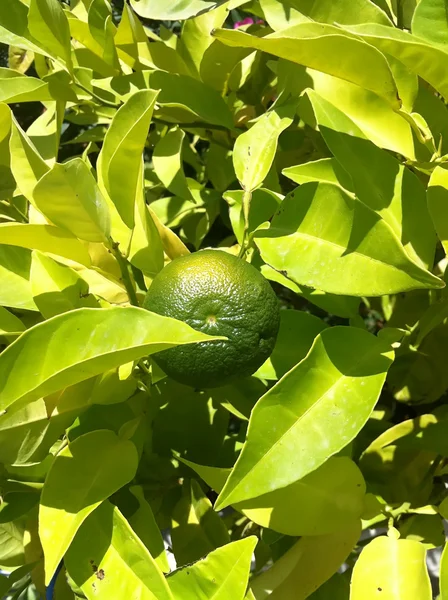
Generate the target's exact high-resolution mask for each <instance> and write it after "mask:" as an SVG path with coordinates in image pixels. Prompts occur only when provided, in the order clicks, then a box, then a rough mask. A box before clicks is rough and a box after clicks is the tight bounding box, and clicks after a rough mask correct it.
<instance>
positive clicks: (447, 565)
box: [440, 544, 448, 600]
mask: <svg viewBox="0 0 448 600" xmlns="http://www.w3.org/2000/svg"><path fill="white" fill-rule="evenodd" d="M447 548H448V545H447V544H445V547H444V548H443V552H442V557H441V559H440V600H446V599H447V598H448V550H447Z"/></svg>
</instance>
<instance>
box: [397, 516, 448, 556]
mask: <svg viewBox="0 0 448 600" xmlns="http://www.w3.org/2000/svg"><path fill="white" fill-rule="evenodd" d="M400 535H401V537H402V538H405V539H407V540H415V541H416V542H421V543H422V544H423V546H424V548H426V550H431V549H433V548H439V547H440V546H443V545H444V544H445V533H444V530H443V520H442V518H441V516H440V515H439V514H435V515H424V514H423V515H418V514H417V515H412V517H410V518H409V519H407V521H405V522H403V523H402V525H401V526H400Z"/></svg>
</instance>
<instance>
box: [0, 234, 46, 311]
mask: <svg viewBox="0 0 448 600" xmlns="http://www.w3.org/2000/svg"><path fill="white" fill-rule="evenodd" d="M30 270H31V252H30V251H29V250H26V249H25V248H15V247H14V246H4V245H0V281H1V282H2V285H1V286H0V306H9V307H10V308H19V309H26V310H37V306H36V304H35V303H34V300H33V294H32V292H31V285H30Z"/></svg>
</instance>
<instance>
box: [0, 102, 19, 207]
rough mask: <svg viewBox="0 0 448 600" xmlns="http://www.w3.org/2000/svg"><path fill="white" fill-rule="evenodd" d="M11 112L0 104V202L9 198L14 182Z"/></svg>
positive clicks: (4, 105)
mask: <svg viewBox="0 0 448 600" xmlns="http://www.w3.org/2000/svg"><path fill="white" fill-rule="evenodd" d="M10 137H11V111H10V109H9V107H8V106H7V105H6V104H0V200H3V199H6V198H11V197H12V195H13V193H14V190H15V189H16V182H15V181H14V177H13V175H12V172H11V153H10V150H9V139H10Z"/></svg>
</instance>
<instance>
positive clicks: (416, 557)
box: [350, 533, 432, 600]
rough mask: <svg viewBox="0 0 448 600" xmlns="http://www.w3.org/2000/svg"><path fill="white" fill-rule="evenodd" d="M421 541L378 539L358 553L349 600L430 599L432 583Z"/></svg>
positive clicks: (388, 537)
mask: <svg viewBox="0 0 448 600" xmlns="http://www.w3.org/2000/svg"><path fill="white" fill-rule="evenodd" d="M425 554H426V552H425V549H424V547H423V545H422V544H420V542H415V541H413V540H404V539H403V540H402V539H396V538H395V536H394V534H393V533H392V534H390V535H389V536H379V537H377V538H375V539H374V540H372V541H371V542H370V543H369V544H368V545H367V546H366V547H365V548H364V549H363V551H362V552H361V555H360V557H359V559H358V560H357V561H356V564H355V567H354V569H353V575H352V581H351V590H350V600H371V599H373V598H375V599H376V598H378V596H379V592H381V597H384V599H385V600H395V599H399V598H406V597H414V598H419V600H420V599H421V600H431V598H432V592H431V584H430V581H429V576H428V571H427V569H426V563H425Z"/></svg>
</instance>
